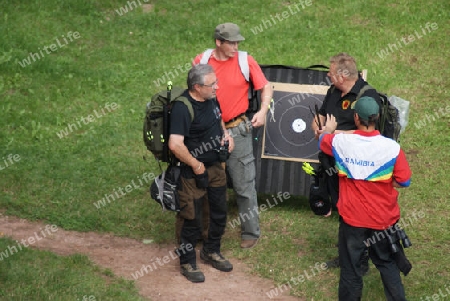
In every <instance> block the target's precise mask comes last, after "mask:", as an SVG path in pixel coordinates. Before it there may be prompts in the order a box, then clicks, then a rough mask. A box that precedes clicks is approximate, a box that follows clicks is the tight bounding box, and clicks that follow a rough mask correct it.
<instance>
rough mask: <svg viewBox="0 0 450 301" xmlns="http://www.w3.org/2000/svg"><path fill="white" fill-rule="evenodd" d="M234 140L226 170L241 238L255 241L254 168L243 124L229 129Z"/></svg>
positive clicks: (248, 134)
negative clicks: (237, 214) (237, 215)
mask: <svg viewBox="0 0 450 301" xmlns="http://www.w3.org/2000/svg"><path fill="white" fill-rule="evenodd" d="M229 132H230V135H231V136H232V137H233V140H234V150H233V151H232V152H231V154H230V157H229V158H228V160H227V169H228V172H229V174H230V178H231V180H232V183H233V189H234V191H235V193H236V198H237V205H238V211H239V219H240V223H241V238H242V239H245V240H248V239H257V238H259V236H260V235H261V232H260V229H259V216H258V198H257V194H256V186H255V178H256V167H255V157H254V156H253V144H252V143H253V142H252V139H253V137H252V131H251V129H247V126H246V124H245V122H241V123H240V124H239V125H238V126H236V127H234V128H230V129H229Z"/></svg>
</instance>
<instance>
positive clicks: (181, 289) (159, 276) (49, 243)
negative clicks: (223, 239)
mask: <svg viewBox="0 0 450 301" xmlns="http://www.w3.org/2000/svg"><path fill="white" fill-rule="evenodd" d="M45 226H46V225H45V224H43V223H35V222H29V221H27V220H23V219H18V218H15V217H8V216H4V215H1V214H0V233H3V236H7V237H10V238H12V239H14V240H18V241H20V240H22V239H25V240H28V241H29V238H30V237H36V235H37V236H38V237H39V238H41V239H40V240H38V239H35V242H34V243H33V244H31V245H30V247H32V248H37V249H42V250H49V251H52V252H54V253H56V254H58V255H70V254H74V253H81V254H85V255H87V256H88V257H89V258H90V259H91V260H92V261H93V262H94V263H95V264H97V265H99V266H101V267H103V268H109V269H111V270H112V271H113V272H114V274H116V275H118V276H121V277H123V278H125V279H130V280H134V277H133V276H132V274H134V276H137V274H136V272H138V271H140V272H141V273H142V274H141V276H139V277H138V278H137V279H136V280H135V281H136V285H137V287H138V288H139V292H140V294H141V295H142V296H144V297H146V298H149V299H151V300H153V301H157V300H162V301H169V300H170V301H172V300H174V301H184V300H195V301H207V300H208V301H209V300H211V301H222V300H224V301H225V300H227V301H228V300H233V301H241V300H242V301H253V300H255V301H256V300H258V301H259V300H277V301H280V300H283V301H295V300H297V301H298V300H300V299H298V298H294V297H291V296H288V295H286V294H284V295H283V296H278V297H276V298H272V299H270V298H269V297H268V296H267V294H266V293H267V292H269V291H270V289H272V288H274V283H273V282H272V281H270V280H267V279H262V278H259V277H256V276H252V275H250V274H249V273H248V271H249V268H248V267H247V266H246V265H245V264H244V263H242V262H239V261H238V260H236V259H232V258H231V259H230V261H231V262H232V263H233V266H234V269H233V271H232V272H230V273H223V272H220V271H217V270H215V269H213V268H212V267H211V266H209V265H204V264H203V263H202V262H201V261H200V259H198V263H199V266H200V269H201V270H202V271H203V272H204V274H205V278H206V280H205V282H204V283H199V284H193V283H191V282H189V281H187V280H186V279H185V278H184V277H183V276H181V275H180V273H179V261H178V259H174V258H175V257H174V256H175V255H174V254H175V253H174V252H173V251H174V249H175V245H168V246H157V245H153V244H143V243H142V242H140V241H137V240H134V239H128V238H122V237H116V236H113V235H107V234H98V233H95V232H87V233H81V232H75V231H65V230H62V229H59V228H58V230H57V231H54V232H53V231H50V230H47V232H45ZM53 229H55V228H53ZM41 231H44V234H40V233H41ZM50 234H51V235H50ZM44 236H45V237H44ZM197 258H199V257H198V253H197ZM158 259H159V261H158ZM164 262H165V263H164ZM143 266H147V272H145V270H144V269H143Z"/></svg>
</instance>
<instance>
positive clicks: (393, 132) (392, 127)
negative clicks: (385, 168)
mask: <svg viewBox="0 0 450 301" xmlns="http://www.w3.org/2000/svg"><path fill="white" fill-rule="evenodd" d="M367 90H375V89H374V88H373V87H372V86H371V85H369V84H367V85H365V86H364V87H362V89H361V90H360V91H359V93H358V95H357V96H356V100H358V99H359V98H360V97H361V96H362V95H363V94H364V92H366V91H367ZM377 93H378V95H379V96H380V99H381V102H382V106H381V114H380V120H379V123H378V130H379V131H380V134H381V135H383V136H384V137H388V138H391V139H393V140H395V141H398V139H399V138H400V130H401V129H402V126H401V124H400V113H399V111H398V109H397V108H396V107H395V106H394V105H392V104H391V103H390V102H389V99H388V97H387V95H386V94H383V93H379V92H377Z"/></svg>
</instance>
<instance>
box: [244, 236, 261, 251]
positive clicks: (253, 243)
mask: <svg viewBox="0 0 450 301" xmlns="http://www.w3.org/2000/svg"><path fill="white" fill-rule="evenodd" d="M258 240H259V239H258V238H257V239H243V240H241V248H242V249H251V248H253V247H254V246H256V244H257V243H258Z"/></svg>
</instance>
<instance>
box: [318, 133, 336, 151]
mask: <svg viewBox="0 0 450 301" xmlns="http://www.w3.org/2000/svg"><path fill="white" fill-rule="evenodd" d="M334 136H335V134H328V133H325V134H322V135H321V136H320V138H319V149H320V150H321V151H323V152H324V153H325V154H327V155H329V156H333V146H332V143H333V138H334Z"/></svg>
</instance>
